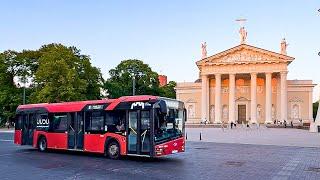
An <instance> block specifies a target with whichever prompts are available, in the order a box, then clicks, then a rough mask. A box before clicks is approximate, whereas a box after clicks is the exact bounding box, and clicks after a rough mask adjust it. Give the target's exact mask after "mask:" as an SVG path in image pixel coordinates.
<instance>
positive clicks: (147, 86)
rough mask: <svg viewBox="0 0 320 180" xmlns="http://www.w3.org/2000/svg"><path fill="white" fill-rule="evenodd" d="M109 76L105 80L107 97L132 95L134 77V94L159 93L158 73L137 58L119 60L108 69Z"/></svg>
mask: <svg viewBox="0 0 320 180" xmlns="http://www.w3.org/2000/svg"><path fill="white" fill-rule="evenodd" d="M109 75H110V78H109V79H108V80H107V81H106V82H105V85H104V88H105V89H107V91H108V93H109V97H111V98H118V97H120V96H128V95H132V89H133V87H132V83H133V78H135V82H136V83H135V94H136V95H142V94H149V95H159V93H160V89H159V80H158V73H156V72H154V71H152V69H151V68H150V67H149V65H148V64H145V63H143V62H142V61H141V60H138V59H128V60H124V61H121V62H120V64H119V65H117V66H116V67H115V68H114V69H111V70H110V71H109Z"/></svg>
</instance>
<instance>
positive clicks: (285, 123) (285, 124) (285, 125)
mask: <svg viewBox="0 0 320 180" xmlns="http://www.w3.org/2000/svg"><path fill="white" fill-rule="evenodd" d="M283 124H284V128H287V121H286V120H284V121H283Z"/></svg>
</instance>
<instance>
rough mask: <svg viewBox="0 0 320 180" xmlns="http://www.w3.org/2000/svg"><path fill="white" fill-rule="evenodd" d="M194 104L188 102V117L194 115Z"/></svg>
mask: <svg viewBox="0 0 320 180" xmlns="http://www.w3.org/2000/svg"><path fill="white" fill-rule="evenodd" d="M194 109H195V108H194V105H193V104H190V105H189V106H188V118H194V117H195V110H194Z"/></svg>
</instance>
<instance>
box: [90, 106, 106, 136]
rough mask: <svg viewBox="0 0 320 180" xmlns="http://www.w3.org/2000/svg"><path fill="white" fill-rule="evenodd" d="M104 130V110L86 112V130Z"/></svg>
mask: <svg viewBox="0 0 320 180" xmlns="http://www.w3.org/2000/svg"><path fill="white" fill-rule="evenodd" d="M103 130H104V112H101V111H92V112H86V131H103Z"/></svg>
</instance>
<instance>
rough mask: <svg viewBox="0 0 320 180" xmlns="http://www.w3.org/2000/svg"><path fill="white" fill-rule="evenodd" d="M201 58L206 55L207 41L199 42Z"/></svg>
mask: <svg viewBox="0 0 320 180" xmlns="http://www.w3.org/2000/svg"><path fill="white" fill-rule="evenodd" d="M201 53H202V54H201V55H202V56H201V59H204V58H206V57H207V43H206V42H204V43H201Z"/></svg>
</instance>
